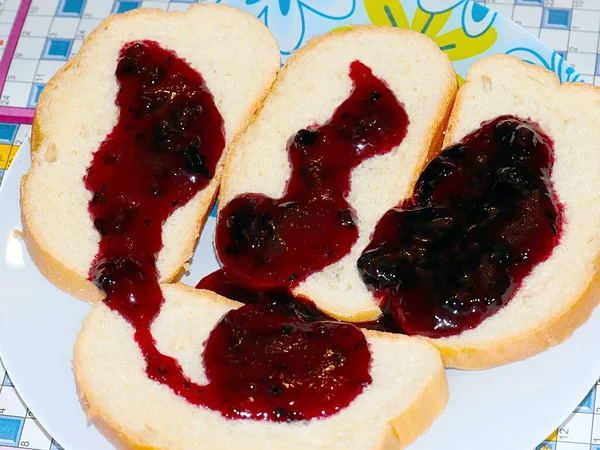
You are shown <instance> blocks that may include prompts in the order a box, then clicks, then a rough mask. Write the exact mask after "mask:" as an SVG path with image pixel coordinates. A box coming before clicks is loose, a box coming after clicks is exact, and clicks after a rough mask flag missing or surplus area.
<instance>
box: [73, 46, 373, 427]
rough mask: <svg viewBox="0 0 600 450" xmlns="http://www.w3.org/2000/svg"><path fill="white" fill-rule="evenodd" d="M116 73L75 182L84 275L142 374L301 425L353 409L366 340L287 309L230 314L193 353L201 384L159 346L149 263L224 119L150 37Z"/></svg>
mask: <svg viewBox="0 0 600 450" xmlns="http://www.w3.org/2000/svg"><path fill="white" fill-rule="evenodd" d="M116 78H117V81H118V83H119V92H118V95H117V99H116V104H117V105H118V106H119V119H118V123H117V125H115V128H114V129H113V131H112V132H111V134H110V135H109V136H108V137H107V138H106V139H105V141H104V142H103V143H102V145H101V146H100V149H99V150H98V151H97V152H96V154H95V155H94V158H93V161H92V163H91V165H90V167H89V168H88V172H87V174H86V176H85V178H84V182H85V185H86V187H87V188H88V189H89V190H90V192H92V193H93V198H92V200H91V201H90V203H89V211H90V214H91V216H92V218H93V220H94V225H95V227H96V229H97V230H98V232H99V233H100V235H101V240H100V248H99V252H98V255H97V256H96V259H95V261H94V263H93V265H92V268H91V269H90V274H89V275H90V278H91V279H92V280H93V281H94V282H95V283H96V285H97V286H98V287H99V288H100V289H101V290H103V291H104V292H105V293H106V299H105V303H106V304H107V306H108V307H109V308H111V309H112V310H113V311H116V312H118V313H119V314H120V315H121V316H122V317H123V318H124V319H126V320H127V321H128V322H129V323H130V324H131V325H132V326H133V327H134V330H135V331H134V332H135V334H134V336H135V340H136V342H137V344H138V345H139V348H140V350H141V352H142V354H143V356H144V358H145V361H146V373H147V375H148V377H149V378H150V379H152V380H155V381H157V382H159V383H162V384H164V385H166V386H168V387H169V388H170V389H171V390H172V391H173V392H174V393H175V394H177V395H180V396H181V397H183V398H185V399H186V400H187V401H188V402H190V403H192V404H194V405H198V406H204V407H208V408H211V409H213V410H216V411H219V412H220V413H221V414H222V415H224V416H225V417H228V418H232V419H254V420H271V421H296V420H305V419H311V418H314V417H327V416H328V415H331V414H334V413H336V412H337V411H339V410H340V409H342V408H344V407H345V406H347V405H348V404H350V402H352V400H354V398H355V397H356V396H357V395H358V394H360V392H362V390H363V388H364V387H365V386H366V385H368V384H369V383H370V382H371V378H370V376H369V369H370V362H371V355H370V352H369V348H368V345H367V342H366V338H365V336H364V335H363V333H362V332H361V331H360V330H359V329H357V328H356V327H354V326H352V325H348V324H341V323H336V322H327V321H316V318H315V317H312V316H310V315H309V314H308V313H306V312H301V310H300V309H299V308H298V307H295V306H294V305H291V304H287V305H286V304H279V303H277V304H273V303H269V302H260V303H256V304H253V305H246V306H244V307H242V308H240V309H238V310H234V311H230V312H229V313H227V314H226V315H225V316H224V317H223V318H222V320H221V321H220V322H219V324H218V325H217V326H216V327H215V329H214V330H213V331H212V332H211V334H210V337H209V339H208V340H207V342H206V349H205V351H204V354H203V355H198V357H203V360H204V366H205V368H206V374H207V377H208V379H209V380H210V381H209V383H208V384H207V385H198V384H196V383H193V382H192V381H191V380H189V379H188V378H187V377H186V376H185V375H184V373H183V371H182V369H181V367H180V366H179V364H178V363H177V361H176V360H175V359H173V358H171V357H169V356H166V355H163V354H162V353H160V352H159V351H158V349H157V348H156V344H155V341H154V338H153V337H152V334H151V333H150V325H151V324H152V321H153V320H154V319H155V318H156V317H157V315H158V314H159V312H160V309H161V307H162V304H163V303H164V298H163V295H162V292H161V289H160V286H159V284H158V273H157V268H156V255H157V254H158V252H159V251H160V249H161V248H162V225H163V223H164V222H165V221H166V220H167V218H168V217H169V216H170V215H171V213H172V212H173V211H174V210H176V209H177V208H179V207H181V206H183V205H185V204H186V203H187V202H188V201H189V200H190V199H191V198H192V197H193V196H194V195H196V194H197V193H198V192H200V190H202V189H203V188H205V187H206V185H207V184H208V183H209V181H210V180H211V179H212V177H213V176H214V173H215V170H216V167H217V164H218V161H219V159H220V157H221V154H222V152H223V149H224V146H225V137H224V132H223V119H222V117H221V115H220V113H219V111H218V110H217V108H216V106H215V103H214V100H213V97H212V95H211V94H210V92H209V90H208V89H207V87H206V84H205V83H204V80H203V79H202V77H201V76H200V75H199V74H198V73H197V72H196V71H194V70H193V69H191V68H190V67H189V66H188V64H187V63H186V62H185V61H184V60H182V59H180V58H178V57H177V56H176V55H175V54H174V53H172V52H170V51H167V50H164V49H162V48H161V47H160V46H159V45H158V44H157V43H155V42H150V41H139V42H131V43H128V44H126V45H125V46H124V47H123V49H122V50H121V53H120V56H119V61H118V65H117V70H116ZM250 398H252V399H254V401H252V402H251V401H250V400H249V399H250Z"/></svg>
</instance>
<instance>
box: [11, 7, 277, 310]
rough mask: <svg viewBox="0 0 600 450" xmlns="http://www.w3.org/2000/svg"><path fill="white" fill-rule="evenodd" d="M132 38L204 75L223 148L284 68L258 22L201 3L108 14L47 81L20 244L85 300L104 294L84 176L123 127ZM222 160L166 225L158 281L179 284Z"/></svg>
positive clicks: (24, 190) (26, 181)
mask: <svg viewBox="0 0 600 450" xmlns="http://www.w3.org/2000/svg"><path fill="white" fill-rule="evenodd" d="M134 40H154V41H157V42H158V43H159V44H160V45H161V46H162V47H163V48H166V49H168V50H172V51H174V52H175V53H176V54H177V55H178V56H179V57H181V58H183V59H185V60H186V61H187V62H188V63H189V64H190V66H191V67H192V68H194V69H196V70H198V71H199V72H200V73H201V75H202V77H203V78H204V81H205V82H206V85H207V86H208V88H209V90H210V91H211V93H212V95H213V97H214V99H215V103H216V105H217V108H218V109H219V111H220V113H221V115H222V117H223V121H224V128H225V139H226V146H227V145H228V144H229V143H231V141H232V140H233V138H234V137H235V136H236V135H237V134H238V133H239V132H240V131H242V130H243V129H244V128H245V127H246V126H247V124H248V122H249V121H250V119H251V117H252V115H253V113H254V111H255V110H256V108H257V107H258V105H259V104H260V102H261V101H262V98H263V97H264V96H265V95H266V94H267V92H268V90H269V88H270V86H271V84H272V82H273V80H274V78H275V75H276V73H277V71H278V70H279V67H280V55H279V49H278V46H277V43H276V41H275V39H274V38H273V36H272V35H271V33H270V32H269V31H268V29H267V28H266V27H265V26H264V25H263V24H262V23H261V22H260V21H259V20H257V19H256V18H254V17H253V16H251V15H250V14H248V13H246V12H243V11H241V10H238V9H235V8H232V7H228V6H223V5H197V6H192V7H191V8H190V9H189V11H188V12H186V13H180V12H170V13H166V12H164V11H160V10H155V9H139V10H135V11H131V12H128V13H125V14H119V15H114V16H111V17H109V18H108V19H106V20H105V21H104V22H102V23H101V24H100V25H99V26H98V27H97V28H96V30H95V31H94V32H93V33H92V34H91V35H90V36H89V37H88V38H87V39H86V41H85V42H84V44H83V46H82V48H81V50H80V51H79V53H78V54H77V56H76V57H75V58H74V59H72V60H71V61H70V62H68V63H67V64H66V65H65V66H64V67H63V68H62V69H61V70H60V71H59V72H58V73H57V74H56V75H55V76H54V77H53V78H52V79H51V80H50V82H49V83H48V85H47V86H46V87H45V89H44V91H43V93H42V95H41V96H40V100H39V103H38V107H37V111H36V115H35V119H34V124H33V134H32V140H31V153H32V164H31V170H30V171H29V173H28V174H27V175H26V176H25V177H23V181H22V186H21V204H22V218H23V227H24V238H25V242H26V244H27V247H28V250H29V253H30V255H31V257H32V259H33V261H34V262H35V264H36V265H37V267H38V268H39V270H40V271H41V272H42V273H43V274H44V275H45V276H46V278H47V279H48V280H50V281H51V282H52V283H54V284H55V285H56V286H58V287H59V288H61V289H63V290H65V291H67V292H68V293H70V294H72V295H74V296H76V297H79V298H82V299H84V300H87V301H89V302H95V301H98V300H100V299H102V298H103V294H102V293H101V292H100V291H99V290H98V289H97V288H96V286H95V285H94V284H93V283H92V282H90V281H88V279H87V278H88V271H89V269H90V266H91V264H92V261H93V259H94V257H95V256H96V254H97V252H98V243H99V240H100V236H99V233H98V232H97V231H96V229H95V228H94V225H93V222H92V219H91V217H90V214H89V212H88V202H89V200H90V198H91V196H92V193H90V192H89V191H87V189H86V187H85V185H84V183H83V181H82V179H83V177H84V175H85V173H86V170H87V168H88V167H89V165H90V162H91V160H92V156H93V154H94V152H95V151H96V150H97V149H98V148H99V146H100V144H101V143H102V142H103V141H104V139H105V137H106V135H107V134H109V133H110V131H111V130H112V129H113V127H114V125H115V124H116V122H117V118H118V107H117V106H116V105H115V97H116V94H117V88H118V85H117V81H116V78H115V68H116V62H117V57H118V54H119V51H120V50H121V48H122V47H123V45H124V44H125V43H127V42H130V41H134ZM223 160H224V158H222V159H221V164H220V165H219V167H218V170H217V172H216V174H215V176H214V178H213V179H212V181H211V182H210V183H209V185H208V186H207V187H206V188H205V189H204V190H203V191H201V192H199V193H198V194H197V195H196V196H195V197H193V198H192V199H191V200H190V201H189V202H188V203H187V204H186V205H185V206H184V207H181V208H179V209H177V210H176V211H175V212H174V213H173V214H172V215H171V216H170V217H169V219H167V221H166V222H165V224H164V228H163V234H162V239H163V242H164V244H165V245H164V247H163V249H162V250H161V251H160V253H159V255H158V259H157V268H158V272H159V274H160V279H161V281H165V282H167V281H171V280H173V279H175V278H176V277H177V276H178V275H179V274H180V272H181V268H182V266H183V265H184V264H185V263H186V262H187V261H188V260H189V259H190V258H191V256H192V252H193V249H194V246H195V243H196V241H197V238H198V235H199V233H200V229H201V227H202V225H203V220H202V219H203V218H205V217H206V216H207V213H208V209H209V208H210V206H211V205H212V203H213V201H214V197H215V196H216V192H217V189H218V184H219V178H220V172H221V165H222V162H223Z"/></svg>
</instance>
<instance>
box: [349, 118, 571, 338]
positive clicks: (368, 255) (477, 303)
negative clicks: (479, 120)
mask: <svg viewBox="0 0 600 450" xmlns="http://www.w3.org/2000/svg"><path fill="white" fill-rule="evenodd" d="M552 165H553V147H552V141H551V140H550V138H548V137H547V136H546V135H545V134H544V133H543V132H542V130H541V129H540V127H539V126H538V125H536V124H535V123H533V122H531V121H528V120H522V119H519V118H516V117H511V116H503V117H499V118H497V119H494V120H492V121H489V122H486V123H484V124H482V126H481V128H480V129H478V130H477V131H475V132H473V133H472V134H470V135H468V136H467V137H465V138H464V139H463V141H462V142H460V143H458V144H455V145H453V146H452V147H450V148H448V149H446V150H444V151H443V152H442V153H441V154H440V155H439V156H438V157H437V158H435V159H434V160H433V161H431V163H429V165H428V166H427V168H426V169H425V171H424V172H423V173H422V174H421V176H420V178H419V180H418V181H417V183H416V186H415V190H414V195H413V197H412V198H411V199H410V200H408V201H406V202H404V203H403V204H402V205H400V206H399V207H397V208H394V209H391V210H389V211H388V212H387V213H386V214H385V215H384V216H383V217H382V219H381V220H380V221H379V223H378V225H377V227H376V229H375V231H374V232H373V235H372V237H371V242H370V244H369V245H368V246H367V248H366V249H365V251H364V252H363V254H362V255H361V257H360V259H359V260H358V269H359V271H360V274H361V276H362V279H363V280H364V282H365V283H366V284H367V285H368V287H369V288H370V289H372V290H373V291H375V292H376V293H377V294H378V295H379V296H380V297H381V298H383V299H384V302H385V303H386V305H385V308H386V309H387V311H388V316H387V320H388V322H395V324H396V326H397V327H398V328H399V329H401V330H403V331H404V332H406V333H407V334H411V335H422V336H428V337H434V338H438V337H444V336H451V335H456V334H459V333H460V332H462V331H464V330H467V329H471V328H474V327H476V326H477V325H479V324H480V323H481V322H482V321H483V320H484V319H486V318H487V317H489V316H491V315H492V314H494V313H495V312H497V311H498V310H499V309H501V308H502V307H503V306H505V305H506V304H507V303H508V302H509V301H510V299H511V298H512V297H513V295H514V293H515V291H516V290H517V289H518V287H519V286H520V284H521V282H522V280H523V279H524V278H525V277H526V276H527V275H528V274H529V273H530V272H531V270H532V269H533V268H534V267H535V266H536V265H537V264H539V263H540V262H542V261H544V260H545V259H547V258H548V257H549V255H550V254H551V252H552V250H553V249H554V247H555V246H556V245H557V244H558V242H559V239H560V235H561V231H562V224H563V218H562V207H561V205H560V203H559V202H558V200H557V196H556V193H555V192H554V190H553V188H552V184H551V181H550V180H551V175H552ZM390 316H391V318H393V320H392V321H390Z"/></svg>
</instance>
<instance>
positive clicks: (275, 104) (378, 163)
mask: <svg viewBox="0 0 600 450" xmlns="http://www.w3.org/2000/svg"><path fill="white" fill-rule="evenodd" d="M354 61H360V62H362V63H363V64H364V65H365V66H367V67H368V68H369V69H371V70H372V72H373V74H374V75H375V77H377V78H379V79H380V80H382V81H383V82H384V83H386V84H387V86H388V87H389V89H390V90H391V91H392V92H393V94H394V95H395V97H396V98H397V100H398V101H399V102H400V103H401V104H402V105H403V107H404V109H405V111H406V114H407V115H408V120H409V125H408V129H407V133H406V136H405V137H404V139H403V140H402V141H401V143H400V145H399V146H396V147H394V148H393V149H392V150H391V151H390V152H388V153H385V154H379V155H376V156H373V157H370V158H369V159H367V160H365V161H363V162H362V163H360V165H358V166H357V167H355V168H354V169H352V171H351V174H350V181H351V184H350V192H349V194H348V195H347V197H346V200H347V201H348V203H349V204H350V206H351V208H352V209H353V211H354V213H355V214H356V226H357V227H358V230H359V236H358V239H357V240H356V241H355V243H354V244H353V246H352V248H351V251H350V252H349V253H348V254H347V255H346V256H344V257H342V258H341V259H340V260H339V261H337V262H335V263H332V264H331V265H329V266H327V267H325V268H324V269H323V270H320V271H318V272H316V273H313V274H311V275H309V276H308V277H307V278H306V279H304V280H303V281H301V282H300V283H299V284H298V285H297V286H296V287H294V289H293V293H294V294H295V295H300V296H303V297H306V298H308V299H310V300H311V301H312V302H314V303H315V305H316V306H317V307H318V308H319V309H321V310H322V311H325V312H326V313H327V314H329V315H331V316H333V317H336V318H338V319H341V320H346V321H351V322H362V321H369V320H375V319H377V317H378V316H379V315H380V309H379V304H378V301H377V300H376V299H375V297H374V296H373V295H372V294H371V293H370V292H369V290H368V289H367V287H366V286H365V284H364V283H363V282H362V280H361V278H360V276H359V273H358V270H357V268H356V261H357V259H358V257H359V256H360V254H361V252H362V251H363V249H364V248H365V246H366V244H367V243H368V242H369V237H370V235H371V232H372V231H373V229H374V227H375V225H376V224H377V221H378V220H379V219H380V217H381V216H382V215H383V214H384V213H385V211H387V210H388V209H389V208H391V207H394V206H395V205H397V204H398V203H399V202H400V201H401V200H402V199H404V198H406V197H407V196H409V195H410V194H411V192H412V189H413V185H414V182H415V181H416V178H417V176H418V174H419V173H420V172H421V170H422V168H423V167H424V165H425V164H426V163H427V161H428V159H429V157H430V156H435V154H437V153H438V152H439V150H440V148H441V144H442V138H443V131H444V129H445V126H446V121H447V118H448V116H449V113H450V109H451V106H452V102H453V100H454V96H455V93H456V90H457V81H456V74H455V72H454V69H453V68H452V65H451V63H450V61H449V60H448V58H447V56H446V55H445V54H444V53H443V52H441V51H440V49H439V48H438V46H437V45H436V44H435V43H434V42H433V41H432V40H430V39H429V38H428V37H426V36H424V35H422V34H420V33H416V32H413V31H410V30H399V29H396V28H391V27H375V26H370V25H364V26H357V27H355V28H353V29H351V30H348V31H343V32H336V33H332V34H328V35H324V36H321V37H318V38H315V39H313V40H312V41H310V42H309V43H308V44H307V45H306V46H305V47H303V48H302V49H301V50H299V51H298V52H297V53H295V54H294V55H293V56H292V57H291V58H290V59H289V60H288V62H287V64H286V66H285V67H284V68H283V69H282V71H281V72H280V74H279V76H278V79H277V80H276V82H275V84H274V86H273V90H272V93H271V95H269V97H268V98H267V99H266V101H265V103H264V105H263V108H262V109H261V111H260V112H259V114H258V115H257V117H256V119H255V120H254V121H253V123H252V124H251V125H250V126H249V127H248V129H247V131H246V132H245V133H244V134H243V135H241V136H240V138H239V139H238V140H237V142H236V143H235V144H234V145H233V146H232V152H231V153H230V158H229V161H228V164H227V167H226V169H225V173H224V176H223V181H222V186H221V191H220V194H219V208H220V212H222V208H224V207H225V206H226V205H227V204H228V202H230V201H231V200H232V199H234V198H235V197H236V196H238V195H240V194H247V193H259V194H263V195H266V196H269V197H272V198H274V199H277V198H280V197H281V196H282V194H283V193H284V190H285V188H286V183H287V182H288V180H289V178H290V173H291V165H290V162H289V160H288V151H287V150H286V146H287V144H288V140H289V139H290V138H291V137H292V136H294V135H295V134H296V133H297V132H298V131H299V130H302V129H306V128H309V127H312V126H314V125H315V124H323V123H325V122H326V121H327V120H328V119H329V118H330V117H331V116H332V114H333V112H334V110H336V108H338V106H340V104H342V102H344V101H345V100H346V99H347V98H348V96H349V95H350V93H351V91H352V87H353V84H352V80H351V78H350V76H349V71H350V65H351V64H352V63H353V62H354ZM315 220H316V219H315ZM316 226H318V224H317V225H316ZM218 245H219V243H218V242H217V246H218Z"/></svg>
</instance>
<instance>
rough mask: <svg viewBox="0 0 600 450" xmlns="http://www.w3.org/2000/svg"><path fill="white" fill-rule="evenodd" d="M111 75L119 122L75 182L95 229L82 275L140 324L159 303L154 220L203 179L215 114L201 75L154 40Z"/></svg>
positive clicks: (218, 142) (210, 161) (218, 128)
mask: <svg viewBox="0 0 600 450" xmlns="http://www.w3.org/2000/svg"><path fill="white" fill-rule="evenodd" d="M116 78H117V81H118V84H119V91H118V94H117V99H116V104H117V106H118V107H119V118H118V123H117V124H116V125H115V127H114V129H113V130H112V132H111V133H110V135H108V136H107V138H106V139H105V140H104V142H103V143H102V144H101V146H100V149H99V150H98V151H97V152H96V153H95V155H94V158H93V161H92V164H91V166H90V167H89V169H88V171H87V175H86V176H85V179H84V181H85V184H86V187H87V188H88V189H89V190H90V191H91V192H93V198H92V200H91V202H90V204H89V210H90V213H91V215H92V218H93V220H94V226H95V227H96V229H97V230H98V231H99V233H100V235H101V240H100V249H99V252H98V255H97V256H96V260H95V262H94V264H93V265H92V268H91V269H90V276H91V277H92V279H93V280H94V281H95V282H96V284H97V285H98V286H99V287H100V288H101V289H102V290H103V291H104V292H105V293H106V294H107V296H108V298H107V302H110V305H111V307H112V308H113V309H115V310H118V311H119V312H121V314H122V315H123V316H124V317H125V318H127V320H129V321H130V322H131V323H133V324H134V325H135V326H136V328H147V327H148V326H149V324H150V322H151V321H152V319H154V317H155V316H156V315H157V314H158V312H159V310H160V305H161V303H162V296H161V294H160V290H159V289H158V285H157V271H156V254H157V253H158V252H159V251H160V249H161V248H162V224H163V223H164V221H165V220H167V218H168V217H169V216H170V215H171V213H172V212H173V211H174V210H175V209H177V208H178V207H180V206H183V205H185V204H186V202H188V201H189V200H190V199H191V198H192V197H193V196H194V195H196V194H197V193H198V192H200V190H202V189H203V188H204V187H205V186H206V185H207V184H208V182H209V181H210V179H211V178H212V176H213V174H214V172H215V169H216V167H217V163H218V161H219V158H220V157H221V153H222V152H223V148H224V146H225V137H224V133H223V119H222V117H221V115H220V113H219V111H218V110H217V108H216V106H215V102H214V100H213V98H212V95H211V93H210V92H209V91H208V89H207V87H206V84H205V83H204V80H203V79H202V77H201V76H200V74H198V73H197V72H196V71H194V70H193V69H191V68H190V67H189V66H188V64H187V63H186V62H185V61H184V60H182V59H180V58H178V57H177V56H176V55H175V54H174V53H172V52H170V51H167V50H164V49H162V48H160V47H159V46H158V44H156V43H154V42H149V41H141V42H132V43H129V44H126V45H125V46H124V47H123V49H122V50H121V53H120V56H119V60H118V63H117V69H116Z"/></svg>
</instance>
